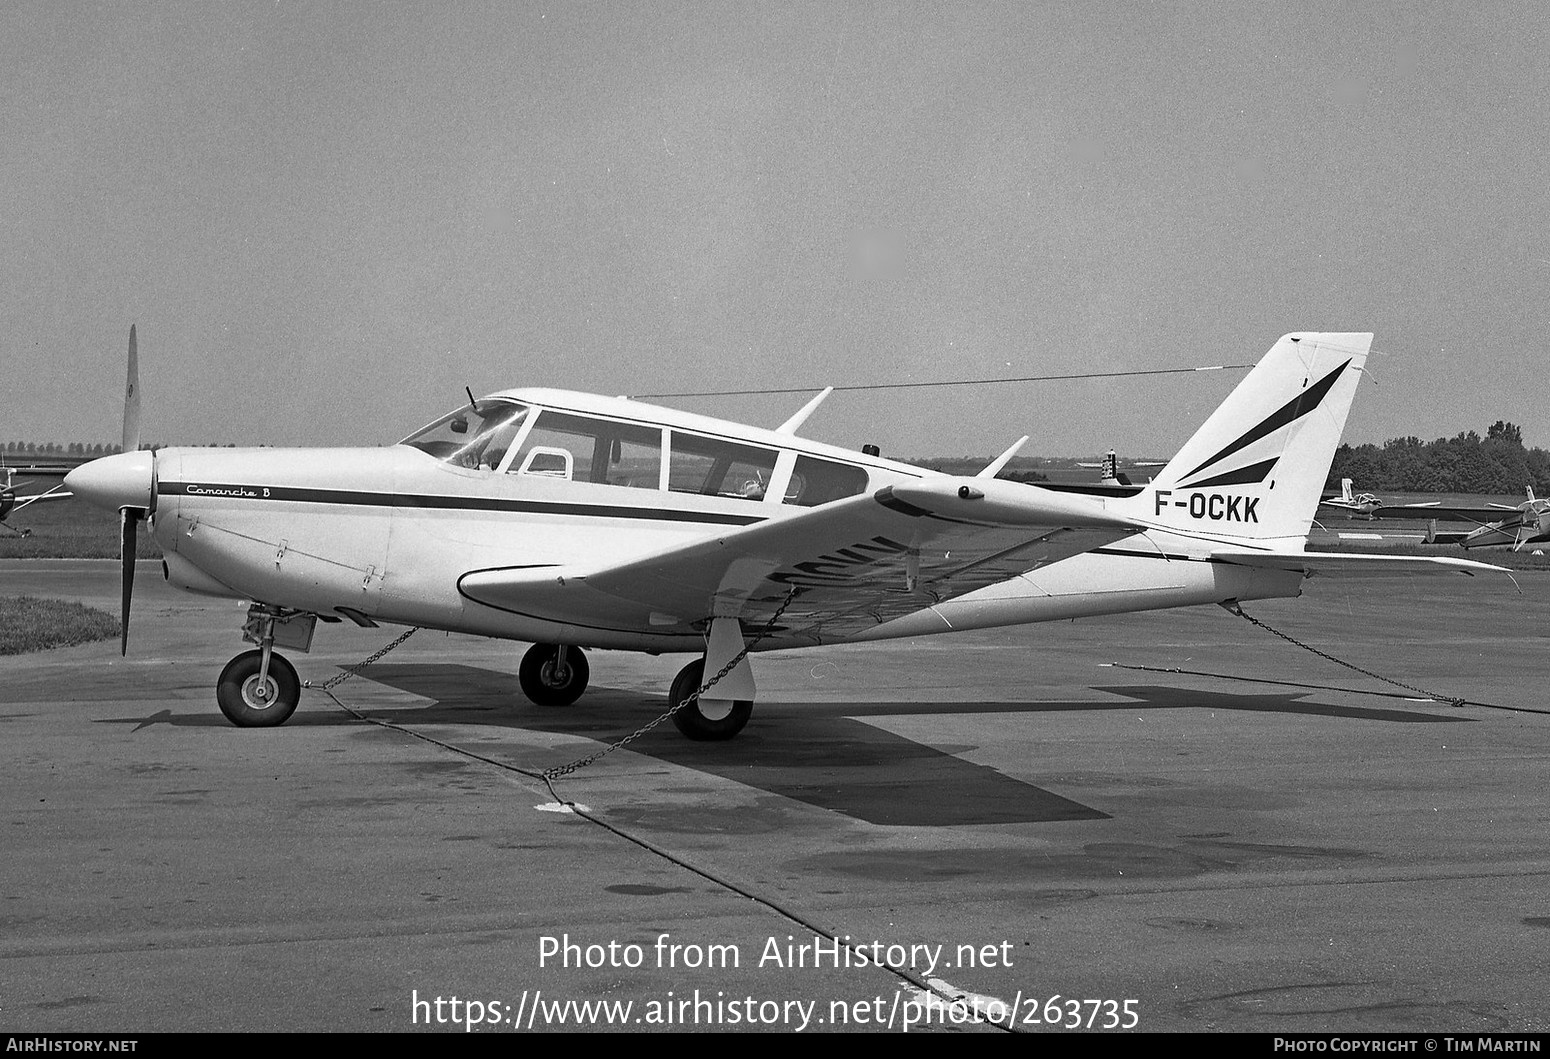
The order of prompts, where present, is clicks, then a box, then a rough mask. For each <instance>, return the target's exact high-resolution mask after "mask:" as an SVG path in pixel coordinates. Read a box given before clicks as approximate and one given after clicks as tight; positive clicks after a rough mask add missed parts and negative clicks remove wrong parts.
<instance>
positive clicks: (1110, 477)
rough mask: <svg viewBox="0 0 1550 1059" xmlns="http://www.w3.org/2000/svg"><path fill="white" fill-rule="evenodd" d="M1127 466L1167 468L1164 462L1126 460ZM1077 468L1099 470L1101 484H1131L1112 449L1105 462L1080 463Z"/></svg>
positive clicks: (1105, 457)
mask: <svg viewBox="0 0 1550 1059" xmlns="http://www.w3.org/2000/svg"><path fill="white" fill-rule="evenodd" d="M1125 465H1126V466H1128V467H1165V466H1167V464H1166V462H1165V461H1162V460H1126V461H1125ZM1077 466H1078V467H1097V468H1099V469H1100V473H1099V475H1098V481H1100V482H1104V483H1111V484H1114V485H1130V484H1131V481H1130V475H1128V474H1126V473H1125V472H1124V471H1122V470H1120V469H1119V457H1118V456H1117V455H1115V453H1114V450H1113V449H1110V450H1109V452H1108V455H1106V456H1104V457H1103V460H1102V461H1101V462H1099V463H1082V462H1081V461H1078V462H1077Z"/></svg>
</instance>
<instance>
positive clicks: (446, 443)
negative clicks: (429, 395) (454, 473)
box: [401, 400, 529, 470]
mask: <svg viewBox="0 0 1550 1059" xmlns="http://www.w3.org/2000/svg"><path fill="white" fill-rule="evenodd" d="M528 415H529V409H528V407H527V405H523V404H517V403H516V402H515V401H498V400H485V401H478V402H475V403H474V404H471V405H464V406H463V407H462V408H459V409H458V410H457V411H455V412H451V413H449V414H448V415H446V416H443V417H442V418H441V419H438V420H436V422H434V423H432V424H431V425H430V426H428V427H426V428H425V429H424V430H421V431H419V432H418V433H415V434H411V435H410V436H409V437H407V438H405V439H404V440H403V441H402V442H401V444H404V445H410V446H413V447H414V448H417V449H419V450H420V451H421V452H425V453H429V454H430V455H432V456H434V457H436V458H437V459H438V460H441V461H443V462H444V463H449V464H451V465H452V466H454V467H467V468H470V469H476V468H480V467H482V468H485V469H487V470H494V469H495V468H497V467H499V466H500V464H501V460H502V459H503V458H504V457H505V455H506V450H507V449H508V448H510V447H511V443H512V441H514V440H515V439H516V436H517V433H518V432H519V431H520V430H521V429H522V425H523V423H525V422H526V421H527V417H528Z"/></svg>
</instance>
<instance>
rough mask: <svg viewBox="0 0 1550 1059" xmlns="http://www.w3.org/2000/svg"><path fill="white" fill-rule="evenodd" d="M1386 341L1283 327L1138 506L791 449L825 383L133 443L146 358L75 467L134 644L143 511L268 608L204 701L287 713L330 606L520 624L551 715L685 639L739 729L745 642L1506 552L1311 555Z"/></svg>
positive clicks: (1248, 591)
mask: <svg viewBox="0 0 1550 1059" xmlns="http://www.w3.org/2000/svg"><path fill="white" fill-rule="evenodd" d="M132 334H133V332H131V336H132ZM1371 341H1372V336H1371V335H1370V334H1348V333H1311V332H1310V333H1298V334H1290V335H1287V336H1285V337H1283V338H1282V339H1281V340H1280V341H1278V342H1277V343H1276V344H1275V346H1274V347H1273V348H1272V349H1271V350H1270V352H1269V353H1268V354H1267V355H1266V356H1265V358H1264V359H1263V360H1262V361H1260V363H1259V364H1258V366H1256V367H1255V368H1254V369H1253V371H1251V372H1250V373H1249V374H1248V375H1247V376H1246V377H1245V378H1244V379H1243V381H1242V382H1241V383H1240V384H1239V385H1238V387H1237V388H1236V389H1235V390H1234V391H1233V393H1232V394H1231V395H1230V396H1229V397H1228V398H1227V400H1226V401H1225V402H1224V403H1223V404H1222V405H1221V406H1220V407H1219V408H1218V409H1217V410H1216V412H1215V413H1214V414H1213V415H1212V416H1211V417H1210V419H1209V420H1207V422H1206V423H1205V425H1204V426H1203V427H1201V428H1200V430H1199V431H1198V432H1197V433H1196V434H1195V435H1194V437H1192V438H1191V439H1190V440H1189V441H1188V442H1187V443H1186V444H1185V445H1184V447H1183V448H1182V449H1181V450H1180V451H1179V453H1178V455H1177V456H1175V457H1174V458H1173V460H1172V461H1170V462H1169V463H1168V464H1167V465H1166V466H1165V467H1164V469H1163V470H1162V472H1161V473H1160V474H1159V475H1158V476H1157V478H1156V480H1155V481H1153V482H1152V483H1149V484H1148V485H1146V486H1144V487H1142V488H1141V490H1140V491H1139V492H1138V493H1137V494H1136V495H1134V496H1129V497H1114V496H1112V495H1082V494H1081V493H1080V492H1079V491H1078V492H1073V491H1071V488H1072V487H1067V488H1066V490H1064V491H1058V492H1057V491H1054V490H1050V489H1044V488H1041V487H1039V486H1034V485H1023V484H1019V483H1015V482H1009V481H1002V480H997V478H996V477H995V476H996V474H997V472H998V471H1000V470H1001V468H1002V467H1003V466H1004V465H1005V464H1006V462H1007V461H1008V460H1010V459H1011V458H1012V456H1013V454H1014V453H1015V452H1016V451H1017V449H1018V447H1019V446H1020V445H1021V444H1022V441H1019V442H1018V443H1017V444H1016V445H1013V446H1012V447H1011V448H1010V449H1008V450H1007V451H1006V452H1005V453H1003V454H1002V455H1001V456H1000V457H998V458H997V459H996V460H994V461H992V462H991V464H990V465H989V466H987V467H986V468H985V469H984V470H982V471H981V472H980V473H979V474H978V475H975V476H973V477H955V476H949V475H945V474H942V473H939V472H935V471H929V470H925V469H922V468H919V467H913V466H910V465H908V464H904V463H898V462H894V461H891V460H886V459H883V458H881V457H879V456H875V455H870V454H867V453H864V452H862V453H857V452H851V451H848V450H846V449H841V448H838V447H835V446H831V445H824V444H820V443H818V442H815V441H809V440H806V439H804V438H800V437H798V436H797V434H796V430H797V428H798V427H799V426H800V425H801V423H802V422H803V421H804V420H805V419H806V418H807V416H808V415H810V414H811V413H812V411H813V410H814V409H815V408H816V407H817V405H818V403H819V402H820V401H821V400H822V399H823V398H824V396H826V394H827V391H825V393H821V394H819V395H818V396H817V397H815V398H814V399H813V400H811V401H810V402H808V404H807V405H806V406H805V407H803V408H802V409H801V410H800V411H798V412H797V413H796V414H795V415H793V416H792V417H791V418H790V419H788V420H787V421H786V422H785V423H783V424H782V425H781V426H779V427H777V428H776V429H774V430H766V429H760V428H757V427H751V426H744V425H740V424H737V423H731V422H726V421H723V420H719V419H712V418H709V417H706V416H700V415H691V414H689V413H686V412H679V411H675V410H673V409H669V408H662V407H657V406H653V405H649V404H643V403H640V402H637V401H634V400H630V399H628V398H623V397H599V396H594V395H589V394H581V393H573V392H569V391H565V390H551V389H520V390H508V391H503V392H500V393H496V394H492V395H491V396H489V397H485V398H484V399H482V400H477V401H476V400H474V399H473V398H472V395H470V398H469V402H468V403H467V404H465V405H463V406H462V407H460V408H457V409H454V410H453V411H452V412H450V413H448V414H447V415H446V416H444V417H442V418H441V419H439V420H437V421H436V422H434V423H432V424H430V425H429V426H427V427H425V428H423V429H421V430H418V431H416V432H415V433H413V434H411V435H410V436H409V437H408V438H406V439H405V440H404V441H403V442H401V443H400V444H398V445H395V446H392V447H390V448H343V449H294V450H283V449H279V450H277V449H267V448H266V449H247V450H242V449H237V450H233V449H202V448H164V449H160V450H159V451H157V452H155V453H152V452H142V451H136V449H137V446H138V429H139V428H138V419H139V412H138V396H133V395H135V392H136V390H137V387H136V385H135V377H134V371H133V367H131V373H130V391H129V392H130V394H131V395H132V399H133V401H134V402H135V407H133V408H132V409H131V408H130V407H129V404H128V402H127V401H126V414H125V444H124V448H125V451H124V452H123V453H122V454H120V455H116V456H110V457H107V458H105V459H100V460H96V461H94V462H92V463H90V464H86V465H84V466H82V467H81V468H79V469H77V470H75V471H73V472H71V474H70V476H69V478H68V484H69V486H70V488H72V489H73V490H75V491H76V492H77V493H79V494H80V495H81V496H83V497H85V498H87V499H89V500H91V501H92V502H93V503H95V504H98V505H100V506H102V507H105V508H108V509H111V510H117V511H120V512H121V513H122V520H123V527H124V556H125V560H124V574H123V618H124V637H125V641H124V645H125V648H126V649H127V638H128V620H129V600H130V593H131V589H132V585H133V560H132V556H133V554H134V538H135V532H136V525H137V523H138V522H139V521H141V520H147V521H148V522H149V524H150V526H151V532H152V533H153V534H154V536H155V539H156V541H157V543H158V544H160V546H161V548H162V551H163V553H164V555H165V560H164V571H165V575H166V577H167V579H168V580H169V581H170V582H172V583H173V584H175V585H177V586H178V587H180V588H184V589H187V590H189V591H192V592H198V593H205V594H208V595H214V596H229V597H233V598H237V599H245V600H250V601H253V602H252V605H251V607H250V609H249V611H248V621H247V624H246V625H245V627H244V630H243V632H244V638H245V639H247V640H248V641H249V642H250V643H253V644H256V645H257V649H256V650H250V651H246V652H245V653H243V654H240V655H238V656H237V657H235V658H233V659H232V660H231V662H230V663H229V664H228V665H227V666H226V668H225V670H224V671H223V672H222V674H221V676H220V679H219V681H218V684H217V691H216V697H217V700H218V702H219V704H220V707H221V710H222V711H223V712H224V713H225V714H226V716H227V717H228V718H229V719H230V720H231V721H232V722H233V723H234V724H237V725H239V726H269V725H277V724H281V723H283V722H284V721H285V720H286V719H287V718H288V717H289V716H290V714H291V712H292V711H293V710H294V709H295V707H296V704H297V701H298V699H299V697H300V684H299V681H298V679H297V676H296V671H295V669H294V668H293V667H292V666H291V664H290V663H289V662H287V661H286V660H285V659H284V658H282V657H281V656H280V655H279V654H278V653H277V652H275V650H274V648H275V647H276V646H281V647H287V646H289V647H292V648H295V649H297V650H302V651H305V650H307V649H308V648H309V646H310V643H311V639H312V634H313V631H314V626H315V623H316V622H317V621H318V620H322V621H325V622H337V621H339V620H340V618H347V619H349V620H350V621H352V622H354V623H355V624H357V625H361V626H368V627H370V626H375V625H377V624H378V623H392V624H397V625H406V626H420V627H425V628H431V629H444V630H450V631H455V632H464V633H474V634H478V635H483V636H490V637H498V638H503V639H510V640H521V641H527V642H531V643H533V644H534V646H533V647H532V648H531V649H530V650H529V651H528V652H527V654H526V656H525V657H524V658H523V660H522V663H521V666H520V668H519V677H520V683H521V686H522V688H523V691H524V692H525V693H526V694H527V696H528V697H529V698H530V699H532V700H533V701H534V702H536V703H540V704H548V705H560V704H569V703H572V702H574V701H575V700H576V699H577V698H578V697H579V696H580V695H581V694H582V692H583V690H584V689H585V688H586V685H587V680H588V670H589V666H588V663H587V659H586V657H585V655H584V654H583V653H582V648H585V647H592V648H605V649H615V650H626V651H644V652H647V653H649V654H657V653H670V652H678V653H685V654H691V655H694V656H696V657H695V658H694V659H693V660H692V661H691V662H690V663H689V664H688V665H686V666H685V667H684V668H683V670H682V671H681V672H680V673H679V675H678V677H677V679H676V680H674V681H673V684H672V691H671V701H672V702H673V703H675V704H678V709H677V712H675V713H674V714H673V719H674V721H675V723H676V724H677V726H678V728H679V729H680V730H681V731H682V732H683V733H684V734H685V735H687V736H688V737H690V738H692V739H728V738H731V737H732V736H733V735H735V734H736V733H737V732H738V731H739V730H740V729H741V728H742V727H743V725H744V724H745V723H746V722H747V720H748V718H749V715H750V712H751V710H752V707H753V699H754V698H755V684H754V679H753V674H752V670H751V667H750V666H749V664H748V660H747V658H746V657H740V656H741V655H743V654H744V650H745V647H746V646H747V645H749V644H750V643H751V642H753V647H754V648H755V649H756V650H758V651H765V650H781V649H789V648H797V647H810V646H815V645H818V644H832V643H843V642H852V641H865V640H877V639H885V638H889V637H902V636H922V635H928V634H934V633H945V632H953V631H957V630H964V629H979V628H988V627H995V626H1005V625H1019V624H1024V623H1029V622H1041V621H1051V620H1056V619H1064V618H1074V617H1085V616H1090V615H1099V614H1112V613H1122V612H1127V611H1138V610H1151V609H1159V608H1166V607H1183V606H1193V605H1198V604H1207V603H1230V602H1233V601H1242V600H1252V599H1263V598H1269V597H1280V596H1297V595H1299V594H1300V593H1301V586H1302V582H1303V579H1304V578H1306V577H1309V576H1311V575H1312V574H1314V573H1323V572H1333V573H1338V572H1341V571H1349V570H1360V571H1372V570H1379V571H1383V570H1388V571H1405V572H1414V571H1417V570H1434V571H1435V570H1460V571H1463V572H1466V573H1467V572H1470V571H1472V570H1495V569H1498V568H1496V567H1492V566H1487V565H1486V564H1483V563H1476V562H1471V561H1469V560H1464V559H1448V558H1441V557H1435V558H1434V557H1425V558H1415V557H1396V556H1369V555H1350V554H1318V553H1312V552H1308V551H1306V550H1305V547H1306V536H1307V533H1308V529H1309V526H1310V524H1311V522H1312V519H1313V514H1314V512H1315V510H1316V509H1317V507H1318V503H1319V495H1320V492H1321V490H1322V487H1323V484H1324V480H1325V477H1326V476H1327V475H1328V473H1329V466H1330V462H1331V460H1332V458H1333V454H1334V450H1335V446H1336V444H1337V443H1338V442H1339V440H1340V434H1341V431H1342V430H1343V428H1344V424H1345V419H1346V414H1347V412H1348V411H1349V409H1350V406H1351V401H1352V398H1353V396H1354V395H1355V392H1356V386H1357V380H1358V377H1359V372H1360V369H1361V367H1362V364H1363V362H1364V360H1365V359H1366V356H1367V351H1368V347H1369V345H1370V344H1371ZM131 363H132V362H131ZM131 431H132V435H131ZM1023 441H1026V438H1024V439H1023ZM1078 488H1079V487H1078ZM754 641H756V642H754ZM723 669H727V672H726V673H725V675H724V676H722V677H721V678H720V680H719V682H717V683H716V684H715V685H714V687H712V688H709V689H708V690H706V691H705V692H704V694H703V696H701V697H698V698H696V696H695V694H694V693H695V692H696V691H697V690H698V689H700V686H701V683H702V679H703V677H704V675H705V674H717V673H720V672H721V671H722V670H723Z"/></svg>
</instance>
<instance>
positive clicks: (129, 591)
mask: <svg viewBox="0 0 1550 1059" xmlns="http://www.w3.org/2000/svg"><path fill="white" fill-rule="evenodd" d="M118 514H119V518H120V519H121V520H122V521H123V526H122V530H123V534H122V540H121V541H120V548H121V551H122V555H123V567H124V597H123V605H122V607H121V608H120V617H121V619H122V624H123V629H122V631H121V632H120V634H119V642H118V653H119V655H120V657H123V656H126V655H128V654H129V599H130V597H131V596H133V595H134V592H135V543H136V541H135V538H136V536H137V535H138V533H137V531H138V528H139V523H140V512H138V511H136V510H134V509H133V508H128V507H126V508H122V509H120V511H119V513H118Z"/></svg>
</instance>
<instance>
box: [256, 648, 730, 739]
mask: <svg viewBox="0 0 1550 1059" xmlns="http://www.w3.org/2000/svg"><path fill="white" fill-rule="evenodd" d="M233 664H235V662H234V663H233ZM589 669H590V667H589V666H588V665H587V656H586V655H585V654H583V653H582V651H581V648H579V647H572V646H570V645H568V644H552V643H540V644H534V645H533V646H532V647H531V648H529V649H528V652H527V654H526V655H524V656H523V657H522V664H521V666H520V667H518V669H517V680H518V682H519V683H520V684H521V685H522V692H523V694H525V695H526V696H527V697H528V698H529V699H530V700H532V701H533V702H534V703H536V704H537V705H539V706H569V705H570V704H571V703H573V702H575V701H576V700H577V699H579V698H581V693H582V692H584V691H586V690H587V678H588V676H589ZM704 682H705V659H703V658H696V659H695V660H694V661H692V662H690V663H689V664H688V665H686V666H684V667H683V669H681V670H680V671H679V673H678V676H677V677H676V678H675V679H674V680H673V686H672V690H671V691H670V692H668V705H669V706H677V705H678V704H679V703H681V702H683V701H684V700H685V699H688V698H689V697H690V696H692V695H694V693H695V692H697V691H698V690H699V689H700V685H701V684H703V683H704ZM733 683H735V682H733V681H728V684H726V685H723V694H725V691H726V688H727V687H729V686H730V685H732V684H733ZM740 686H749V687H751V685H740ZM715 694H716V689H714V688H712V689H710V690H709V691H708V692H707V693H706V696H705V698H703V699H699V698H696V699H695V700H694V701H693V702H690V703H689V704H688V705H687V706H683V707H681V708H679V709H678V710H676V711H675V712H674V713H673V724H674V725H676V726H677V728H678V730H679V731H680V732H682V733H683V734H684V735H685V736H687V737H688V738H690V739H694V740H699V741H701V742H716V741H720V740H724V739H731V738H732V737H733V736H735V735H736V734H737V733H738V732H741V731H742V730H743V726H744V725H746V724H747V723H748V718H749V717H751V716H752V715H753V700H752V699H717V698H714V697H713V696H714V695H715Z"/></svg>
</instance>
